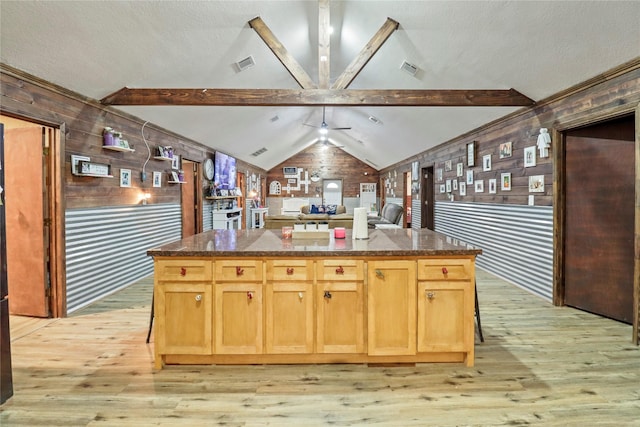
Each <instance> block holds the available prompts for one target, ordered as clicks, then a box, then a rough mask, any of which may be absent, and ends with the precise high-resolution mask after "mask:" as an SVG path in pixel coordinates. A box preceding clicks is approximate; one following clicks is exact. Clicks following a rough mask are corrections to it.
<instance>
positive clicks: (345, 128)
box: [329, 127, 351, 130]
mask: <svg viewBox="0 0 640 427" xmlns="http://www.w3.org/2000/svg"><path fill="white" fill-rule="evenodd" d="M329 129H331V130H351V128H350V127H348V128H329Z"/></svg>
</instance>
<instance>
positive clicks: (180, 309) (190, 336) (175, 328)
mask: <svg viewBox="0 0 640 427" xmlns="http://www.w3.org/2000/svg"><path fill="white" fill-rule="evenodd" d="M155 299H156V303H155V304H156V306H155V316H156V322H157V323H156V328H155V331H156V335H155V345H156V347H157V348H156V355H159V354H160V355H161V354H211V353H212V346H213V340H212V335H211V330H212V325H213V318H212V310H213V290H212V285H211V284H210V283H161V284H160V285H159V286H158V288H157V289H156V293H155Z"/></svg>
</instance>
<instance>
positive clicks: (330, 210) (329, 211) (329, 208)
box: [326, 205, 338, 215]
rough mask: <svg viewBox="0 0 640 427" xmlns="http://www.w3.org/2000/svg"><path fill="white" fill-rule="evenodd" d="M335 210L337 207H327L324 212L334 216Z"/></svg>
mask: <svg viewBox="0 0 640 427" xmlns="http://www.w3.org/2000/svg"><path fill="white" fill-rule="evenodd" d="M336 209H338V205H327V206H326V212H327V213H328V214H329V215H335V214H336Z"/></svg>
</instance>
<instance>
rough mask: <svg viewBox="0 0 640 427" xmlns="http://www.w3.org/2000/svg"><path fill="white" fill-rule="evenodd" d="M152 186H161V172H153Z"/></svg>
mask: <svg viewBox="0 0 640 427" xmlns="http://www.w3.org/2000/svg"><path fill="white" fill-rule="evenodd" d="M153 186H154V187H162V172H154V173H153Z"/></svg>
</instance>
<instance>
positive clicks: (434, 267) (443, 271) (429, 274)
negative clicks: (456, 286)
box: [418, 259, 472, 280]
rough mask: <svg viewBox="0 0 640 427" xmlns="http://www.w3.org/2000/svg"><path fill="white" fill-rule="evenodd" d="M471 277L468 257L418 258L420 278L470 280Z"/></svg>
mask: <svg viewBox="0 0 640 427" xmlns="http://www.w3.org/2000/svg"><path fill="white" fill-rule="evenodd" d="M471 277H472V271H471V260H468V259H421V260H418V280H470V279H471Z"/></svg>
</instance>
